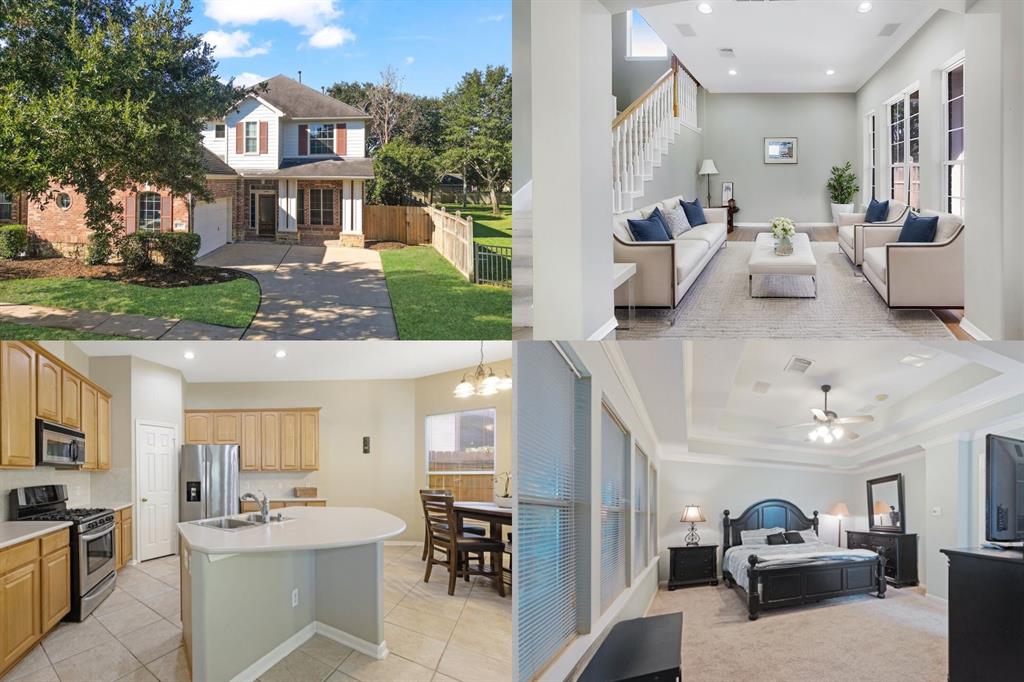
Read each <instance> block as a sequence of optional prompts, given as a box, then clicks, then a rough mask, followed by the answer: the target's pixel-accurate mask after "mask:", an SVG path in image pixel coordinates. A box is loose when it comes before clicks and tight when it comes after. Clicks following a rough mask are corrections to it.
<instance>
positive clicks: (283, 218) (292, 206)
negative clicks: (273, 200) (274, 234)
mask: <svg viewBox="0 0 1024 682" xmlns="http://www.w3.org/2000/svg"><path fill="white" fill-rule="evenodd" d="M298 185H299V183H298V180H278V181H277V209H278V210H277V231H278V232H297V231H298V221H297V219H296V215H295V212H296V210H297V209H296V198H295V195H296V192H297V189H298Z"/></svg>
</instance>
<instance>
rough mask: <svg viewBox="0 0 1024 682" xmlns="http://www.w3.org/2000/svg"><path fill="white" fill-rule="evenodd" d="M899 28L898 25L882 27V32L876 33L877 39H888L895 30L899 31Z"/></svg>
mask: <svg viewBox="0 0 1024 682" xmlns="http://www.w3.org/2000/svg"><path fill="white" fill-rule="evenodd" d="M899 27H900V25H899V24H886V25H885V26H883V27H882V30H881V31H879V32H878V37H879V38H888V37H889V36H891V35H892V34H893V33H895V32H896V31H897V30H899Z"/></svg>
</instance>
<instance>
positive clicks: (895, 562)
mask: <svg viewBox="0 0 1024 682" xmlns="http://www.w3.org/2000/svg"><path fill="white" fill-rule="evenodd" d="M846 546H847V547H849V548H850V549H869V550H871V551H872V552H878V553H879V554H881V555H882V556H884V557H885V579H886V582H888V583H889V584H890V585H892V586H893V587H907V586H913V585H917V533H882V532H877V531H866V530H848V531H846Z"/></svg>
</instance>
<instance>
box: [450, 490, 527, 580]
mask: <svg viewBox="0 0 1024 682" xmlns="http://www.w3.org/2000/svg"><path fill="white" fill-rule="evenodd" d="M452 507H453V509H454V510H455V519H456V522H457V523H458V530H459V534H460V535H461V534H462V532H463V531H462V528H463V525H464V521H465V520H466V519H473V520H475V521H483V522H484V523H487V524H490V535H489V537H490V538H491V539H493V540H501V541H502V542H504V539H503V538H504V534H503V533H502V526H511V525H512V508H511V507H499V506H498V505H496V504H494V503H493V502H455V503H454V504H452ZM491 570H492V571H496V573H497V575H498V576H500V575H501V567H500V566H497V567H495V566H491ZM498 579H499V580H500V579H501V578H500V577H499V578H498Z"/></svg>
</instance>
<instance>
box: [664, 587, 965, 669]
mask: <svg viewBox="0 0 1024 682" xmlns="http://www.w3.org/2000/svg"><path fill="white" fill-rule="evenodd" d="M674 611H682V612H683V647H682V651H683V679H684V680H685V681H686V682H745V681H747V680H749V681H750V682H755V681H756V682H768V681H774V680H778V681H780V682H781V681H782V680H785V681H786V682H800V681H802V680H806V681H807V682H854V681H860V680H871V681H875V682H887V681H889V680H892V681H893V682H895V681H897V680H899V681H900V682H910V681H915V680H920V681H921V682H939V681H941V680H945V679H946V668H947V648H946V647H947V639H946V607H945V604H943V603H942V602H940V601H937V600H934V599H927V598H925V597H924V596H923V595H922V594H921V593H919V592H917V591H914V590H911V589H907V588H904V589H902V590H897V589H893V588H889V589H888V590H887V592H886V598H885V599H878V598H877V597H874V596H872V595H858V596H855V597H844V598H842V599H838V600H831V601H823V602H820V603H819V604H815V605H812V606H800V607H795V608H788V609H778V610H769V611H763V612H762V613H761V617H760V618H759V619H758V620H756V621H750V620H747V609H746V602H745V601H744V598H743V592H742V591H740V590H738V589H729V588H727V587H724V586H722V585H719V586H718V587H689V588H683V589H679V590H676V591H674V592H669V591H667V590H666V589H665V588H664V587H663V588H661V589H660V590H659V591H658V594H657V595H656V596H655V598H654V603H653V604H652V606H651V610H650V611H649V612H648V615H655V614H659V613H671V612H674Z"/></svg>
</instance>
